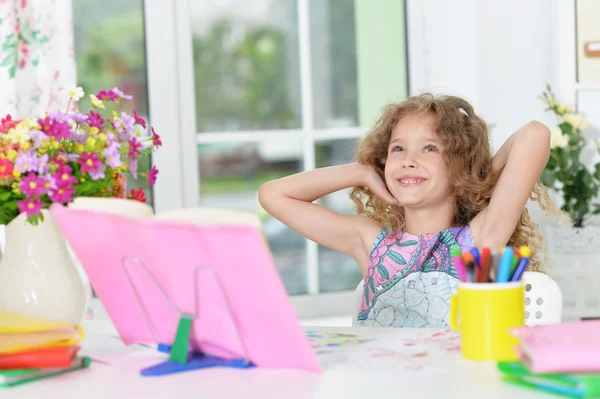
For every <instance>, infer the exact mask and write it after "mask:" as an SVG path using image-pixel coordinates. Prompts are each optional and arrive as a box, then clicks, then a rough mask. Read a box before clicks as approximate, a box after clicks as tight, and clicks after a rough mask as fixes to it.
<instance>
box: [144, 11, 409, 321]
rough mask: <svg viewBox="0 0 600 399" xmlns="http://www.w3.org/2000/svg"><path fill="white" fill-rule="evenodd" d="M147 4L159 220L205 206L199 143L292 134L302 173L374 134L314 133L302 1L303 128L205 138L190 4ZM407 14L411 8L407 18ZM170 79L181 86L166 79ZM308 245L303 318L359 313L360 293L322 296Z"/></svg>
mask: <svg viewBox="0 0 600 399" xmlns="http://www.w3.org/2000/svg"><path fill="white" fill-rule="evenodd" d="M143 1H144V17H145V24H144V26H145V31H146V54H147V71H148V97H149V98H148V107H149V114H150V119H151V121H152V125H153V126H155V128H156V131H157V132H158V133H159V134H160V135H161V138H162V141H163V145H164V147H163V150H162V151H158V152H157V153H156V154H155V155H154V157H153V163H154V164H155V165H156V166H157V168H158V169H159V170H160V179H158V181H157V183H156V185H155V186H154V193H153V195H154V203H155V208H156V212H157V213H160V212H164V211H167V210H170V209H177V208H182V207H197V206H199V204H200V193H199V190H198V184H199V182H200V176H199V171H198V158H197V152H196V148H197V144H207V143H244V142H252V143H258V142H260V141H262V140H268V139H270V138H275V137H276V138H281V137H282V136H283V135H285V137H286V138H290V139H298V140H302V142H303V150H302V153H303V170H305V171H306V170H311V169H314V168H315V166H316V165H315V146H316V144H318V143H320V142H326V141H329V140H338V139H359V138H361V137H362V136H363V135H364V134H365V133H366V131H367V128H364V127H342V128H315V127H314V119H313V87H312V67H311V39H310V33H311V32H310V9H309V2H310V0H297V15H298V38H299V60H300V89H301V90H300V93H301V109H302V128H301V129H289V130H288V129H286V130H265V131H236V132H202V133H198V131H197V128H196V116H195V97H194V72H193V53H192V52H193V51H192V40H193V39H192V29H191V21H190V17H189V16H190V12H189V6H190V5H189V1H174V2H165V1H163V0H143ZM405 8H406V2H405ZM406 15H407V14H406V9H405V18H406ZM407 41H408V36H407ZM407 69H408V65H407ZM167 76H172V77H174V79H165V77H167ZM407 79H408V76H407ZM173 81H174V82H175V84H173ZM409 87H410V86H409ZM166 149H169V151H167V150H166ZM306 241H307V245H306V266H307V285H308V287H307V288H308V293H307V294H306V295H292V296H290V300H291V302H292V305H293V306H294V309H295V310H296V313H297V314H298V317H300V318H309V317H310V318H312V317H322V316H328V315H339V314H351V313H354V312H355V310H354V309H353V308H352V307H353V306H355V302H356V301H355V299H354V297H355V290H348V291H342V292H325V293H322V292H320V285H319V254H318V244H317V243H315V242H313V241H310V240H306Z"/></svg>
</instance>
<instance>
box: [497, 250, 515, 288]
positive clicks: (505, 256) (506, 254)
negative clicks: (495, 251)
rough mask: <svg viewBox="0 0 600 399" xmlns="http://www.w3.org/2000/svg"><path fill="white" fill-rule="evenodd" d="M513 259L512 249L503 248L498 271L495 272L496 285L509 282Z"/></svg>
mask: <svg viewBox="0 0 600 399" xmlns="http://www.w3.org/2000/svg"><path fill="white" fill-rule="evenodd" d="M512 258H513V249H512V248H511V247H506V248H504V251H503V252H502V257H501V258H500V264H499V265H498V271H497V272H496V282H497V283H507V282H508V281H509V280H510V269H511V263H512Z"/></svg>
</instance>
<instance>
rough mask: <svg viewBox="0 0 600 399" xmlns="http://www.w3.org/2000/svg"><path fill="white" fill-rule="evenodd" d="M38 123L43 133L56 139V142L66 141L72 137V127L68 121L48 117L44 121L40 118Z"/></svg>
mask: <svg viewBox="0 0 600 399" xmlns="http://www.w3.org/2000/svg"><path fill="white" fill-rule="evenodd" d="M37 123H38V124H39V125H40V128H41V130H42V132H44V133H45V134H46V135H48V136H52V137H54V138H55V139H56V140H59V141H60V140H61V139H66V138H69V137H71V126H69V123H68V122H67V121H66V120H61V119H59V118H53V117H52V116H50V115H48V116H46V117H45V118H44V119H42V118H39V119H38V120H37Z"/></svg>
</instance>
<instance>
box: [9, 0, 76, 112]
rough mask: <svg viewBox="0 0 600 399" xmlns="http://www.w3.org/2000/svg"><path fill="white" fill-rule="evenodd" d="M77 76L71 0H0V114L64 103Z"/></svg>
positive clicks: (31, 110) (32, 110) (53, 106)
mask: <svg viewBox="0 0 600 399" xmlns="http://www.w3.org/2000/svg"><path fill="white" fill-rule="evenodd" d="M76 81H77V77H76V67H75V54H74V50H73V21H72V10H71V0H0V114H1V116H2V117H4V116H5V115H6V114H11V115H12V116H13V117H14V118H21V117H24V116H27V115H30V116H34V115H39V114H40V113H41V112H43V111H45V110H54V109H56V108H61V109H64V107H66V106H67V102H68V98H67V97H66V96H65V95H60V91H61V89H62V88H64V87H68V86H72V85H75V83H76Z"/></svg>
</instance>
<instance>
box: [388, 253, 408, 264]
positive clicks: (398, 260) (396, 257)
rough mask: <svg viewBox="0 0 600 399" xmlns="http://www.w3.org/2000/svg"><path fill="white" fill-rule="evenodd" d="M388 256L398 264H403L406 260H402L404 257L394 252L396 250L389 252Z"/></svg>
mask: <svg viewBox="0 0 600 399" xmlns="http://www.w3.org/2000/svg"><path fill="white" fill-rule="evenodd" d="M390 258H392V260H393V261H394V262H396V263H398V264H399V265H405V264H406V261H405V260H404V258H403V257H402V255H400V254H398V253H396V252H390Z"/></svg>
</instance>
